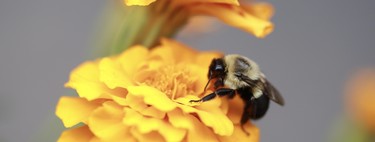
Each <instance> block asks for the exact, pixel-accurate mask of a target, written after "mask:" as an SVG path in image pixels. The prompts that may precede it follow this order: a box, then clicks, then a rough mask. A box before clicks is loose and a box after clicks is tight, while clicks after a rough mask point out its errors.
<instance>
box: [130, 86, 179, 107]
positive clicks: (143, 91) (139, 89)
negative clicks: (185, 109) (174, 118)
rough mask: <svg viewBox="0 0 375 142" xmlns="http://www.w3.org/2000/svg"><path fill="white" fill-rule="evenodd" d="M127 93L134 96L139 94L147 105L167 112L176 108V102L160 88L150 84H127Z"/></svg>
mask: <svg viewBox="0 0 375 142" xmlns="http://www.w3.org/2000/svg"><path fill="white" fill-rule="evenodd" d="M127 89H128V91H129V94H128V95H134V96H141V97H143V99H144V102H145V103H146V104H148V105H151V106H154V107H155V108H157V109H159V110H161V111H164V112H168V111H171V110H173V109H174V108H176V103H175V102H173V101H172V100H171V99H169V98H168V97H167V95H165V94H164V93H163V92H160V90H158V89H155V88H153V87H150V86H129V87H128V88H127Z"/></svg>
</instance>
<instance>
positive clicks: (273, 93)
mask: <svg viewBox="0 0 375 142" xmlns="http://www.w3.org/2000/svg"><path fill="white" fill-rule="evenodd" d="M237 77H239V78H240V79H241V80H242V81H244V82H246V83H247V84H249V85H250V86H256V85H257V83H256V81H254V80H252V79H250V78H249V77H248V76H245V75H238V76H237ZM263 94H265V95H267V96H268V98H269V99H271V100H272V101H274V102H275V103H277V104H279V105H282V106H283V105H284V99H283V97H282V96H281V94H280V93H279V91H277V89H276V88H275V87H274V86H273V85H272V84H271V83H270V82H269V81H268V80H266V79H265V83H264V90H263Z"/></svg>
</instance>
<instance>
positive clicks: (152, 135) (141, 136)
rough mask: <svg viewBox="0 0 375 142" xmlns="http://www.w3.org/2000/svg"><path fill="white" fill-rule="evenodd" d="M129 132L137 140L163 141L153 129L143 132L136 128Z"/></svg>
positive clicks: (140, 141)
mask: <svg viewBox="0 0 375 142" xmlns="http://www.w3.org/2000/svg"><path fill="white" fill-rule="evenodd" d="M130 132H131V134H132V135H133V136H134V137H135V138H136V139H137V141H138V142H165V140H164V139H163V137H162V136H161V135H160V134H159V133H157V132H155V131H153V132H150V133H146V134H145V133H141V132H139V131H137V130H136V129H131V130H130Z"/></svg>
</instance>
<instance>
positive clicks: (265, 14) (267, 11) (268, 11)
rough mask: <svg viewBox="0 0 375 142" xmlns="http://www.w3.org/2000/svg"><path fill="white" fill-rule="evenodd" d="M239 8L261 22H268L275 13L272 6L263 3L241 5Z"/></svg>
mask: <svg viewBox="0 0 375 142" xmlns="http://www.w3.org/2000/svg"><path fill="white" fill-rule="evenodd" d="M241 7H242V8H243V9H244V10H246V11H247V12H248V13H250V14H251V15H254V16H255V17H258V18H260V19H263V20H270V19H271V18H272V16H273V15H274V13H275V10H274V8H273V6H272V5H271V4H269V3H265V2H259V3H251V4H241Z"/></svg>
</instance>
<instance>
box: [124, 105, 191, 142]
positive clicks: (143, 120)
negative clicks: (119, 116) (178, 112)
mask: <svg viewBox="0 0 375 142" xmlns="http://www.w3.org/2000/svg"><path fill="white" fill-rule="evenodd" d="M125 112H126V116H125V117H124V119H123V123H124V124H126V125H130V126H136V127H137V128H138V130H139V132H140V133H150V132H152V131H156V132H158V133H160V134H161V135H162V136H163V137H164V138H165V140H166V141H181V140H182V139H183V138H184V136H185V133H186V130H183V129H180V128H175V127H172V125H171V124H169V123H167V122H166V121H165V120H163V119H157V118H152V117H144V116H142V115H141V114H140V113H138V112H136V111H134V110H132V109H127V108H125Z"/></svg>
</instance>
